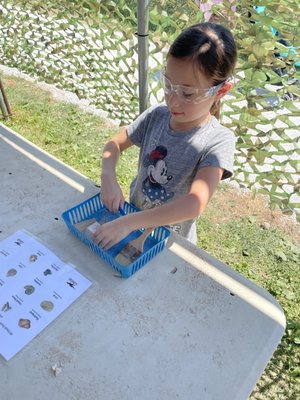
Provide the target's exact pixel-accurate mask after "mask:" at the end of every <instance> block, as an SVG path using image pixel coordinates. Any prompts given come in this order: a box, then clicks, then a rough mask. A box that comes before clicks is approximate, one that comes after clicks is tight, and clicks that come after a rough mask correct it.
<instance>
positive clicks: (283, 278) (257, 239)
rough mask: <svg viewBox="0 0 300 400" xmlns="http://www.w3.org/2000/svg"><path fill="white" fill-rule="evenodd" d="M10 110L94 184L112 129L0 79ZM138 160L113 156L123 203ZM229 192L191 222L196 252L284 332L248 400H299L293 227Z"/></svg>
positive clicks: (299, 288) (16, 124)
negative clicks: (257, 301)
mask: <svg viewBox="0 0 300 400" xmlns="http://www.w3.org/2000/svg"><path fill="white" fill-rule="evenodd" d="M2 80H3V83H4V87H5V88H6V93H7V96H8V99H9V101H10V105H11V108H12V110H13V117H12V118H11V119H9V120H6V121H4V123H5V124H6V125H7V126H9V127H11V128H12V129H13V130H15V131H16V132H18V133H20V134H21V135H23V136H24V137H26V138H27V139H29V140H31V141H32V142H33V143H35V144H37V145H38V146H40V147H41V148H43V149H45V150H47V151H48V152H49V153H51V154H53V155H54V156H56V157H57V158H59V159H61V160H62V161H64V162H65V163H67V164H69V165H70V166H72V167H73V168H75V169H76V170H78V171H79V172H81V173H83V174H85V175H86V176H88V177H89V178H91V179H92V180H94V181H95V182H98V183H99V176H100V156H101V150H102V148H103V146H104V144H105V143H106V141H107V140H108V138H109V137H111V136H112V135H113V134H114V133H115V132H116V131H117V129H116V128H115V127H113V126H110V125H109V124H108V123H107V121H105V120H103V119H101V118H99V117H96V116H95V115H92V114H89V113H86V112H83V111H81V110H80V109H78V108H77V107H76V106H74V105H70V104H66V103H61V102H57V101H54V100H53V98H52V96H51V94H50V93H49V92H44V91H42V90H41V89H40V88H39V87H38V86H37V85H36V84H34V83H32V82H27V81H24V80H22V79H19V78H15V77H3V78H2ZM137 157H138V153H137V150H136V149H130V150H129V151H127V152H126V153H125V154H124V155H122V156H121V159H120V164H119V167H118V177H119V181H120V183H121V186H122V188H123V190H124V194H125V195H128V189H129V184H130V181H131V179H132V178H133V176H134V174H135V171H136V164H137ZM282 221H283V219H281V216H280V215H279V216H278V214H277V215H276V214H275V213H272V212H271V211H270V210H269V209H268V208H267V207H265V206H264V205H262V202H261V200H259V199H255V200H253V199H251V197H250V196H248V195H245V194H242V195H241V194H240V193H239V192H238V191H236V190H235V189H233V188H232V187H230V186H226V185H221V186H220V188H219V190H218V191H217V193H216V194H215V196H214V198H213V199H212V201H211V203H210V205H209V207H208V208H207V210H206V211H205V213H204V214H203V216H202V217H201V218H200V219H199V221H198V238H199V239H198V245H199V246H200V247H201V248H203V249H204V250H206V251H207V252H208V253H210V254H212V255H214V256H215V257H217V258H218V259H220V260H222V261H223V262H225V263H227V264H228V265H230V266H231V267H232V268H234V269H236V270H237V271H238V272H240V273H241V274H242V275H244V276H246V277H247V278H249V279H250V280H253V281H254V282H255V283H257V284H258V285H260V286H262V287H264V288H265V289H266V290H268V291H269V292H270V293H271V294H272V295H273V296H274V297H275V298H276V299H277V300H278V302H279V303H280V304H281V306H282V307H283V309H284V311H285V315H286V318H287V323H288V325H287V329H286V333H285V335H284V337H283V339H282V342H281V344H280V345H279V347H278V349H277V350H276V352H275V353H274V356H273V358H272V360H271V361H270V362H269V364H268V366H267V368H266V370H265V372H264V374H263V376H262V377H261V379H260V381H259V382H258V384H257V386H256V388H255V390H254V391H253V393H252V395H251V399H252V400H253V399H276V400H277V399H279V400H281V399H282V400H287V399H289V400H296V399H299V398H300V322H299V315H300V275H299V258H300V257H299V255H300V246H299V240H298V239H297V238H299V235H298V236H297V232H298V233H299V231H298V227H297V226H295V225H294V224H293V223H292V222H291V223H288V224H287V226H286V225H283V224H282ZM287 227H288V228H287Z"/></svg>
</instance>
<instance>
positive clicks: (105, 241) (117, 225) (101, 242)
mask: <svg viewBox="0 0 300 400" xmlns="http://www.w3.org/2000/svg"><path fill="white" fill-rule="evenodd" d="M130 232H131V230H130V228H129V227H128V224H127V223H126V221H124V217H123V218H117V219H115V220H113V221H111V222H107V223H105V224H103V225H101V226H100V228H98V229H97V231H96V233H95V234H94V242H95V243H96V244H97V245H98V246H99V247H101V248H102V249H103V250H108V249H110V248H111V247H112V246H114V245H115V244H117V243H119V242H120V241H121V240H122V239H124V238H125V237H126V236H127V235H129V233H130Z"/></svg>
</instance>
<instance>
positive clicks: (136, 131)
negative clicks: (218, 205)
mask: <svg viewBox="0 0 300 400" xmlns="http://www.w3.org/2000/svg"><path fill="white" fill-rule="evenodd" d="M170 117H171V114H170V112H169V110H168V108H167V106H166V105H156V106H153V107H151V108H149V109H148V110H146V111H145V112H144V113H142V114H141V115H140V116H139V117H138V118H137V119H136V120H135V121H134V122H133V123H132V124H131V125H129V126H128V127H127V132H128V136H129V138H130V140H131V141H132V142H133V143H134V144H135V145H137V146H138V147H140V155H139V164H138V175H137V177H136V178H135V179H134V181H133V182H132V184H131V187H130V202H131V203H133V204H135V205H136V206H137V207H138V208H140V209H148V208H152V207H155V206H157V205H161V204H164V203H166V202H167V201H169V200H174V199H176V198H178V197H180V196H183V195H185V194H187V193H188V192H189V190H190V187H191V184H192V182H193V180H194V178H195V175H196V173H197V172H198V170H199V169H200V168H202V167H205V166H215V167H219V168H223V169H224V173H223V176H222V179H226V178H229V177H230V176H232V171H233V158H234V149H235V136H234V134H233V133H232V132H231V131H230V130H229V129H227V128H225V127H223V126H222V125H221V124H220V123H219V122H218V120H217V119H216V118H215V117H212V118H211V119H210V121H209V122H208V123H207V124H206V125H204V126H202V127H197V128H193V129H191V130H188V131H184V132H175V131H173V130H172V129H171V128H170ZM195 225H196V224H195V220H189V221H185V222H183V223H180V224H176V225H175V226H173V227H172V228H173V229H174V230H175V231H176V232H178V233H179V234H180V235H182V236H184V237H186V238H187V239H189V240H190V241H192V242H193V243H196V242H197V235H196V226H195Z"/></svg>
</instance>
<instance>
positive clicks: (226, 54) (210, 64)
mask: <svg viewBox="0 0 300 400" xmlns="http://www.w3.org/2000/svg"><path fill="white" fill-rule="evenodd" d="M168 56H172V57H175V58H186V59H189V60H191V62H192V63H193V65H194V67H195V69H197V70H198V71H200V72H202V73H203V74H204V75H206V76H207V77H208V78H209V79H211V80H212V81H213V84H214V85H218V84H220V83H222V82H225V81H226V80H227V79H228V78H230V76H232V74H233V71H234V68H235V64H236V60H237V49H236V44H235V41H234V38H233V36H232V34H231V32H230V31H229V30H228V29H227V28H225V27H224V26H223V25H220V24H215V23H211V22H203V23H199V24H196V25H193V26H191V27H189V28H187V29H185V30H184V31H183V32H182V33H181V34H180V35H179V36H178V37H177V38H176V39H175V41H174V43H173V44H172V45H171V47H170V50H169V53H168ZM210 112H211V114H212V115H215V116H216V117H217V118H219V116H220V100H219V99H218V100H217V101H216V102H215V103H214V104H213V105H212V107H211V110H210Z"/></svg>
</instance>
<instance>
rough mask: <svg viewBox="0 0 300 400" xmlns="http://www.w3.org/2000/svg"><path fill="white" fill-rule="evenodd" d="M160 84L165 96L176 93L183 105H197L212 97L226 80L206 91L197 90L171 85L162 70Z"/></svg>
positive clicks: (191, 87)
mask: <svg viewBox="0 0 300 400" xmlns="http://www.w3.org/2000/svg"><path fill="white" fill-rule="evenodd" d="M161 82H162V86H163V89H164V92H165V95H166V96H171V94H172V93H176V94H177V96H178V98H179V100H180V101H182V102H183V103H193V104H197V103H200V102H201V101H203V100H205V99H207V98H209V97H212V96H214V95H215V94H216V93H217V92H218V90H219V89H221V87H222V86H223V85H224V84H225V82H227V80H225V81H224V82H221V83H219V84H218V85H216V86H212V87H210V88H207V89H199V88H196V87H193V86H185V85H173V83H172V82H171V81H170V80H169V79H168V78H167V77H166V75H165V70H163V71H162V72H161Z"/></svg>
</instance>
